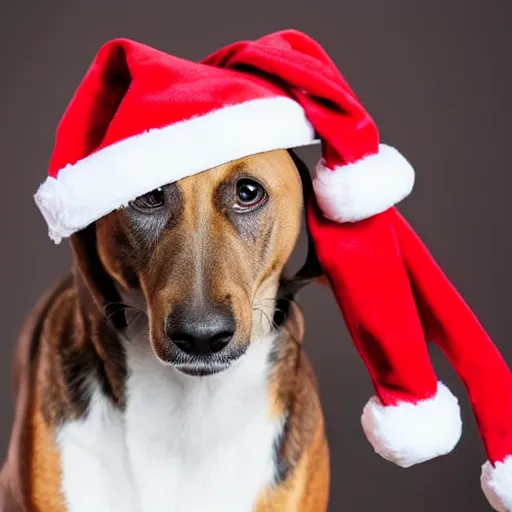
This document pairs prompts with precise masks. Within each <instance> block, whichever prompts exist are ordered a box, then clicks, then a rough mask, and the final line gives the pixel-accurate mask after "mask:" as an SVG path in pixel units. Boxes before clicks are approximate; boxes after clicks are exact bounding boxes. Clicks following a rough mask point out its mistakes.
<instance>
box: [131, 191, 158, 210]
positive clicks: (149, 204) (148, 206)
mask: <svg viewBox="0 0 512 512" xmlns="http://www.w3.org/2000/svg"><path fill="white" fill-rule="evenodd" d="M164 199H165V194H164V191H163V190H162V189H161V188H157V189H155V190H153V191H151V192H148V193H147V194H144V195H143V196H140V197H138V198H137V199H134V200H133V201H132V202H131V203H130V204H131V205H132V206H135V208H139V209H140V210H152V209H154V208H159V207H160V206H162V205H163V204H164Z"/></svg>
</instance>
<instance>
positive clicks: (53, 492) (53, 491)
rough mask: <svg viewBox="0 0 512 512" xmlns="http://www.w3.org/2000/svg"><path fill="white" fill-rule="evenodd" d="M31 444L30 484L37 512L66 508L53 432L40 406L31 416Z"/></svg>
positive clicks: (56, 511) (33, 503)
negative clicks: (39, 410) (43, 416)
mask: <svg viewBox="0 0 512 512" xmlns="http://www.w3.org/2000/svg"><path fill="white" fill-rule="evenodd" d="M32 446H33V448H32V460H31V476H30V487H31V494H32V500H31V501H32V506H33V507H34V512H49V511H51V512H66V507H65V505H64V501H63V498H62V495H61V493H60V480H61V471H60V456H59V452H58V450H57V449H56V447H55V437H54V432H52V431H51V430H50V428H49V426H48V425H47V423H46V422H45V421H44V419H43V418H42V416H41V413H40V412H38V411H37V410H36V411H35V412H34V414H33V416H32Z"/></svg>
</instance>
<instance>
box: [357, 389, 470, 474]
mask: <svg viewBox="0 0 512 512" xmlns="http://www.w3.org/2000/svg"><path fill="white" fill-rule="evenodd" d="M361 423H362V425H363V430H364V432H365V434H366V437H367V438H368V441H370V443H371V445H372V446H373V448H374V449H375V451H376V452H377V453H378V454H379V455H380V456H381V457H383V458H385V459H386V460H389V461H391V462H394V463H395V464H397V465H398V466H401V467H403V468H407V467H409V466H412V465H414V464H419V463H421V462H425V461H427V460H430V459H433V458H435V457H439V456H441V455H445V454H447V453H449V452H451V451H452V450H453V448H454V447H455V445H456V444H457V443H458V441H459V439H460V436H461V433H462V420H461V417H460V407H459V403H458V400H457V398H456V397H455V396H454V395H453V394H452V393H451V391H450V390H449V389H448V388H447V387H446V386H445V385H444V384H443V383H441V382H439V383H438V386H437V393H436V395H435V396H434V397H433V398H431V399H429V400H423V401H421V402H418V403H416V404H412V403H406V402H403V403H400V404H399V405H395V406H388V407H386V406H384V405H382V403H381V402H380V400H379V399H378V398H377V397H372V398H371V399H370V400H369V401H368V403H367V404H366V406H365V408H364V410H363V414H362V417H361Z"/></svg>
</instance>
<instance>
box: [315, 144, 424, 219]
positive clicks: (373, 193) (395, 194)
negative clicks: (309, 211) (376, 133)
mask: <svg viewBox="0 0 512 512" xmlns="http://www.w3.org/2000/svg"><path fill="white" fill-rule="evenodd" d="M413 186H414V169H413V168H412V166H411V165H410V164H409V162H408V161H407V160H406V159H405V157H403V156H402V155H401V154H400V153H399V152H398V151H397V150H396V149H395V148H392V147H391V146H387V145H385V144H380V145H379V152H378V153H377V154H376V155H370V156H367V157H365V158H363V159H362V160H359V161H358V162H355V163H353V164H349V165H345V166H343V167H338V168H336V169H334V170H331V169H328V168H326V167H325V162H324V161H323V159H322V160H320V162H319V163H318V165H317V167H316V175H315V178H314V179H313V188H314V190H315V197H316V200H317V203H318V206H319V207H320V209H321V210H322V212H323V214H324V215H325V216H326V217H327V218H328V219H331V220H333V221H335V222H357V221H359V220H363V219H366V218H368V217H372V216H373V215H376V214H378V213H382V212H383V211H385V210H387V209H388V208H391V207H392V206H394V205H395V204H397V203H399V202H400V201H401V200H402V199H404V198H405V197H407V196H408V195H409V194H410V193H411V191H412V188H413Z"/></svg>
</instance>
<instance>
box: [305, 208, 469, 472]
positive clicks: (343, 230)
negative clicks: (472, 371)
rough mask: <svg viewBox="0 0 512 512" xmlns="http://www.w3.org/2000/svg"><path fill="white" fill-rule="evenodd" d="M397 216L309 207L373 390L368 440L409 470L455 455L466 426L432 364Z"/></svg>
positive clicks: (311, 222) (320, 253) (316, 236)
mask: <svg viewBox="0 0 512 512" xmlns="http://www.w3.org/2000/svg"><path fill="white" fill-rule="evenodd" d="M393 216H394V209H392V210H389V211H387V212H384V213H382V214H380V215H377V216H374V217H372V218H370V219H367V220H364V221H360V222H358V223H356V224H348V223H345V224H338V223H334V222H331V221H330V220H328V219H326V218H325V217H323V216H322V215H321V213H320V212H319V209H318V208H317V206H316V205H315V204H314V203H312V204H310V205H309V207H308V226H309V230H310V232H311V234H312V237H313V240H314V242H315V246H316V251H317V254H318V258H319V261H320V263H321V265H322V267H323V269H324V271H325V273H326V276H327V277H328V279H329V282H330V285H331V288H332V290H333V293H334V295H335V297H336V300H337V302H338V304H339V307H340V309H341V311H342V313H343V316H344V319H345V322H346V324H347V327H348V329H349V332H350V334H351V337H352V339H353V341H354V343H355V346H356V348H357V349H358V351H359V353H360V354H361V357H362V359H363V361H364V362H365V364H366V366H367V368H368V370H369V374H370V376H371V379H372V382H373V385H374V388H375V392H376V396H375V397H373V398H372V399H370V400H369V402H368V403H367V404H366V406H365V408H364V411H363V416H362V424H363V428H364V431H365V434H366V436H367V438H368V440H369V441H370V442H371V444H372V446H373V447H374V449H375V451H376V452H377V453H379V454H380V455H381V456H383V457H384V458H386V459H387V460H390V461H392V462H395V463H396V464H398V465H400V466H402V467H408V466H411V465H413V464H417V463H420V462H424V461H426V460H429V459H432V458H433V457H437V456H440V455H444V454H446V453H448V452H450V451H451V450H452V449H453V448H454V446H455V445H456V444H457V442H458V440H459V438H460V435H461V428H462V424H461V419H460V411H459V406H458V402H457V399H456V398H455V397H454V396H453V395H452V394H451V392H450V391H449V390H448V388H447V387H446V386H444V384H442V383H440V382H438V380H437V378H436V375H435V373H434V370H433V368H432V365H431V362H430V359H429V354H428V351H427V345H426V343H425V335H424V331H423V326H422V324H421V319H420V317H419V314H418V311H417V309H416V303H415V299H414V295H413V291H412V289H411V286H410V281H409V276H408V273H407V269H406V267H405V266H404V263H403V260H402V255H401V250H400V244H399V240H398V238H397V235H396V233H395V230H394V225H393Z"/></svg>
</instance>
